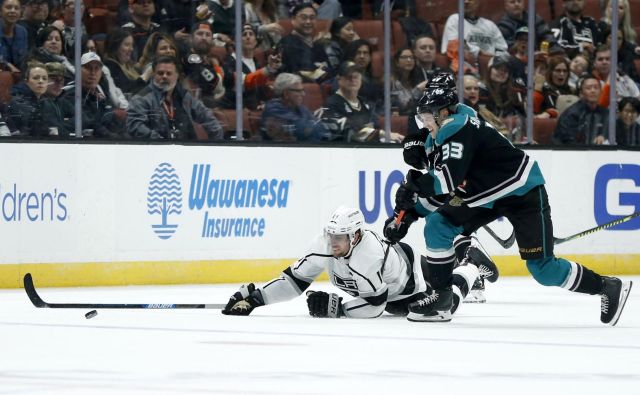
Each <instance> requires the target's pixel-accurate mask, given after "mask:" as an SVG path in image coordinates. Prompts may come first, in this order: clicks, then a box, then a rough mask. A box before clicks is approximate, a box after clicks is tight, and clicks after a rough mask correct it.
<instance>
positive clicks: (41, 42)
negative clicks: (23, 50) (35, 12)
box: [25, 26, 75, 82]
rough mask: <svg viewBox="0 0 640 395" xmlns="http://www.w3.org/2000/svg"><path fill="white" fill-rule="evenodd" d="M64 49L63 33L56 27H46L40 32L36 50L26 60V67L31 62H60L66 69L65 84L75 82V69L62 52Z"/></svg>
mask: <svg viewBox="0 0 640 395" xmlns="http://www.w3.org/2000/svg"><path fill="white" fill-rule="evenodd" d="M63 48H64V38H63V36H62V32H61V31H60V30H58V28H56V27H54V26H46V27H44V28H42V29H40V31H38V37H37V38H36V44H35V48H33V49H32V50H31V51H30V52H29V55H27V58H26V60H25V65H26V64H27V63H29V62H33V61H35V62H40V63H43V64H44V63H49V62H59V63H62V64H63V65H64V67H65V74H64V79H65V82H69V81H71V80H73V75H74V73H75V68H74V67H73V65H72V64H71V62H70V61H69V59H67V57H66V56H64V54H63V52H62V50H63Z"/></svg>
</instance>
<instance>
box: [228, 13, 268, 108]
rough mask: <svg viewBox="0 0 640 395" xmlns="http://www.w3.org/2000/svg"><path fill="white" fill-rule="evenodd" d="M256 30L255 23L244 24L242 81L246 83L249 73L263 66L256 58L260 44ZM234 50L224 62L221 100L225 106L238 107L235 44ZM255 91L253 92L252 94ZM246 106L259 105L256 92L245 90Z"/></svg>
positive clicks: (253, 106)
mask: <svg viewBox="0 0 640 395" xmlns="http://www.w3.org/2000/svg"><path fill="white" fill-rule="evenodd" d="M256 33H257V32H256V30H255V29H254V27H253V25H251V24H249V23H245V24H243V25H242V44H241V51H242V81H243V83H244V81H245V78H246V76H247V75H249V74H251V73H255V72H256V71H257V70H258V69H259V68H260V66H261V64H260V62H259V61H258V59H256V58H255V56H254V54H255V50H256V48H257V46H258V38H257V34H256ZM231 48H232V49H233V52H231V53H230V54H228V55H227V57H226V58H225V59H224V62H223V70H224V79H223V83H224V88H225V95H224V99H222V101H221V105H222V107H224V108H229V109H235V108H236V89H235V87H236V78H235V76H236V56H237V51H236V50H235V46H233V47H231ZM251 93H253V94H251ZM243 96H244V106H245V107H250V108H255V106H256V105H257V97H256V96H255V92H249V91H248V90H245V91H244V92H243Z"/></svg>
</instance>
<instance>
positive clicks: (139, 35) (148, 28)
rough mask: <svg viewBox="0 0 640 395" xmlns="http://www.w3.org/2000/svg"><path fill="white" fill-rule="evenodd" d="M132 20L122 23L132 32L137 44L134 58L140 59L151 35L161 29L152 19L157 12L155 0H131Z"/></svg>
mask: <svg viewBox="0 0 640 395" xmlns="http://www.w3.org/2000/svg"><path fill="white" fill-rule="evenodd" d="M129 12H130V14H131V21H129V22H127V23H125V24H123V25H122V27H123V28H124V29H127V30H129V31H130V32H131V35H132V36H133V42H134V44H135V49H136V50H135V54H134V59H138V58H139V57H140V55H141V54H142V51H143V50H144V46H145V45H146V44H147V40H148V39H149V37H150V36H151V35H152V34H153V33H155V32H158V31H160V25H159V24H157V23H155V22H153V21H152V20H151V19H152V18H153V16H154V15H155V13H156V5H155V3H154V0H129Z"/></svg>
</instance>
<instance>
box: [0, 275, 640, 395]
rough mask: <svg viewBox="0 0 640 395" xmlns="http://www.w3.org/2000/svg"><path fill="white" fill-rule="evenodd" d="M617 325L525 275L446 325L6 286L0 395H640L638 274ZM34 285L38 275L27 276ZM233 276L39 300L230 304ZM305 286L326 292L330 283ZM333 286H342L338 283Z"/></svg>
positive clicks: (594, 305)
mask: <svg viewBox="0 0 640 395" xmlns="http://www.w3.org/2000/svg"><path fill="white" fill-rule="evenodd" d="M623 279H624V280H629V279H633V280H634V287H633V289H632V291H631V295H630V297H629V300H628V301H627V306H626V308H625V311H624V312H623V315H622V317H621V319H620V321H619V323H618V325H617V326H616V327H610V326H605V325H602V324H601V323H600V321H599V309H600V298H599V297H597V296H586V295H578V294H572V293H569V292H567V291H564V290H562V289H559V288H545V287H543V286H540V285H538V284H536V283H535V282H534V280H532V279H531V278H528V277H511V278H508V277H507V278H501V279H500V280H498V283H496V284H487V291H486V296H487V303H485V304H475V305H472V304H464V305H462V307H461V309H460V310H459V311H458V313H457V314H456V316H455V318H454V320H453V321H452V322H450V323H413V322H408V321H407V320H406V319H404V318H399V317H391V316H388V315H384V316H382V317H380V318H377V319H372V320H352V319H345V318H342V319H321V318H312V317H310V316H308V313H307V308H306V301H305V299H304V298H303V297H299V298H297V299H295V300H293V301H291V302H288V303H281V304H278V305H273V306H266V307H262V308H259V309H257V310H255V311H254V313H253V314H252V315H251V316H249V317H228V316H223V315H222V314H220V311H219V310H126V311H123V310H99V311H98V313H99V314H98V316H96V317H95V318H93V319H89V320H88V319H85V317H84V314H85V313H87V312H88V310H76V309H37V308H35V307H34V306H33V305H32V304H31V303H30V302H29V300H28V298H27V296H26V294H25V293H24V291H23V290H22V289H19V290H18V289H16V290H0V344H1V346H0V394H29V395H31V394H47V395H51V394H119V395H120V394H258V395H266V394H310V395H312V394H474V395H475V394H510V395H511V394H544V395H553V394H565V393H569V394H580V395H585V394H615V393H624V394H639V393H640V277H638V276H636V277H623ZM35 283H36V287H37V278H35ZM237 287H238V285H215V286H214V285H202V286H155V287H148V286H147V287H107V288H66V289H63V288H40V289H39V293H40V296H42V298H43V299H44V300H45V301H47V302H84V303H90V302H96V303H100V302H103V303H104V302H112V303H226V301H227V300H228V297H229V296H230V295H231V294H232V293H233V292H235V291H236V290H237ZM311 289H322V290H329V289H331V288H330V286H329V284H328V283H319V284H314V285H313V286H312V287H311ZM338 293H340V292H338Z"/></svg>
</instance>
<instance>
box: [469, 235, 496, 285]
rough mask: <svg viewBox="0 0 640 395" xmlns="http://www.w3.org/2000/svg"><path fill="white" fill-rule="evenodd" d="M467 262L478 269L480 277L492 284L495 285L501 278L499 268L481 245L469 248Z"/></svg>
mask: <svg viewBox="0 0 640 395" xmlns="http://www.w3.org/2000/svg"><path fill="white" fill-rule="evenodd" d="M476 243H477V242H476ZM465 261H469V263H471V264H473V265H476V266H477V267H478V271H479V272H480V277H481V278H482V279H483V280H484V279H486V280H488V281H489V282H490V283H495V282H496V281H497V280H498V277H499V276H500V273H499V272H498V266H496V264H495V263H494V262H493V261H492V260H491V257H489V255H488V254H487V253H486V252H485V251H484V250H483V249H482V246H481V245H480V244H479V243H477V245H471V246H470V247H469V249H468V250H467V257H466V258H465Z"/></svg>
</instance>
